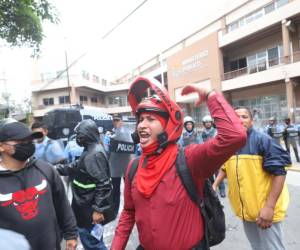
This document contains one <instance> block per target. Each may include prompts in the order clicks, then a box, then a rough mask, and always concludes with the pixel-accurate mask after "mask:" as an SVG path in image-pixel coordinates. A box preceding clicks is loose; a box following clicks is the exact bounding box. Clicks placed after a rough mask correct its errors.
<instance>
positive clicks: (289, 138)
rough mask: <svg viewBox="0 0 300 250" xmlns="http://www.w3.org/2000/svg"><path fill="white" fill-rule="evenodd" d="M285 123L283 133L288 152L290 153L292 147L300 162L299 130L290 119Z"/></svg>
mask: <svg viewBox="0 0 300 250" xmlns="http://www.w3.org/2000/svg"><path fill="white" fill-rule="evenodd" d="M284 122H285V124H286V126H285V129H284V132H283V138H284V143H285V146H286V150H287V151H288V152H289V153H290V146H292V147H293V149H294V153H295V156H296V160H297V162H300V159H299V154H298V147H297V139H298V129H297V127H296V126H295V125H294V124H291V119H290V118H286V119H285V120H284Z"/></svg>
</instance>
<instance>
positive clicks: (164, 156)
mask: <svg viewBox="0 0 300 250" xmlns="http://www.w3.org/2000/svg"><path fill="white" fill-rule="evenodd" d="M151 115H153V116H155V118H156V119H157V120H159V121H160V123H161V124H162V126H163V128H165V127H166V124H167V120H166V119H165V118H163V117H162V116H160V115H157V114H155V113H154V112H153V113H151ZM157 149H158V142H157V141H155V142H153V143H152V144H150V145H148V146H147V147H144V148H142V155H141V158H140V160H139V165H138V170H137V175H136V180H137V189H138V191H139V192H140V193H141V194H142V195H143V196H144V197H146V198H149V197H150V196H151V195H152V193H153V192H154V191H155V189H156V187H157V186H158V184H159V183H160V180H161V178H162V177H163V176H164V174H165V173H166V172H167V171H168V170H169V169H170V168H171V167H172V166H173V165H174V163H175V160H176V157H177V153H178V146H177V144H176V143H173V144H169V145H168V146H167V147H166V148H165V149H163V150H162V151H161V152H160V153H155V151H156V150H157Z"/></svg>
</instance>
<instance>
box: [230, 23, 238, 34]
mask: <svg viewBox="0 0 300 250" xmlns="http://www.w3.org/2000/svg"><path fill="white" fill-rule="evenodd" d="M238 27H239V23H238V21H235V22H233V23H231V24H229V25H228V32H230V31H233V30H235V29H237V28H238Z"/></svg>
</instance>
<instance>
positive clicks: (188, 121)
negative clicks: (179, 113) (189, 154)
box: [179, 116, 202, 147]
mask: <svg viewBox="0 0 300 250" xmlns="http://www.w3.org/2000/svg"><path fill="white" fill-rule="evenodd" d="M183 127H184V129H185V131H184V132H183V133H182V135H181V138H180V140H179V144H180V146H182V147H186V146H187V145H190V144H200V143H202V140H201V137H200V134H199V133H198V132H197V131H196V129H195V121H194V119H193V118H192V117H191V116H186V117H184V119H183Z"/></svg>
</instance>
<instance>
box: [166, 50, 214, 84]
mask: <svg viewBox="0 0 300 250" xmlns="http://www.w3.org/2000/svg"><path fill="white" fill-rule="evenodd" d="M207 56H208V50H207V49H205V50H203V51H200V52H199V53H197V54H195V55H193V56H191V57H189V58H187V59H184V60H183V61H182V62H181V65H180V68H179V69H174V70H173V72H172V74H173V78H178V77H181V76H182V75H184V74H188V73H190V72H192V71H197V70H200V69H202V68H204V67H205V65H204V64H203V61H202V60H203V58H206V57H207Z"/></svg>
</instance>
